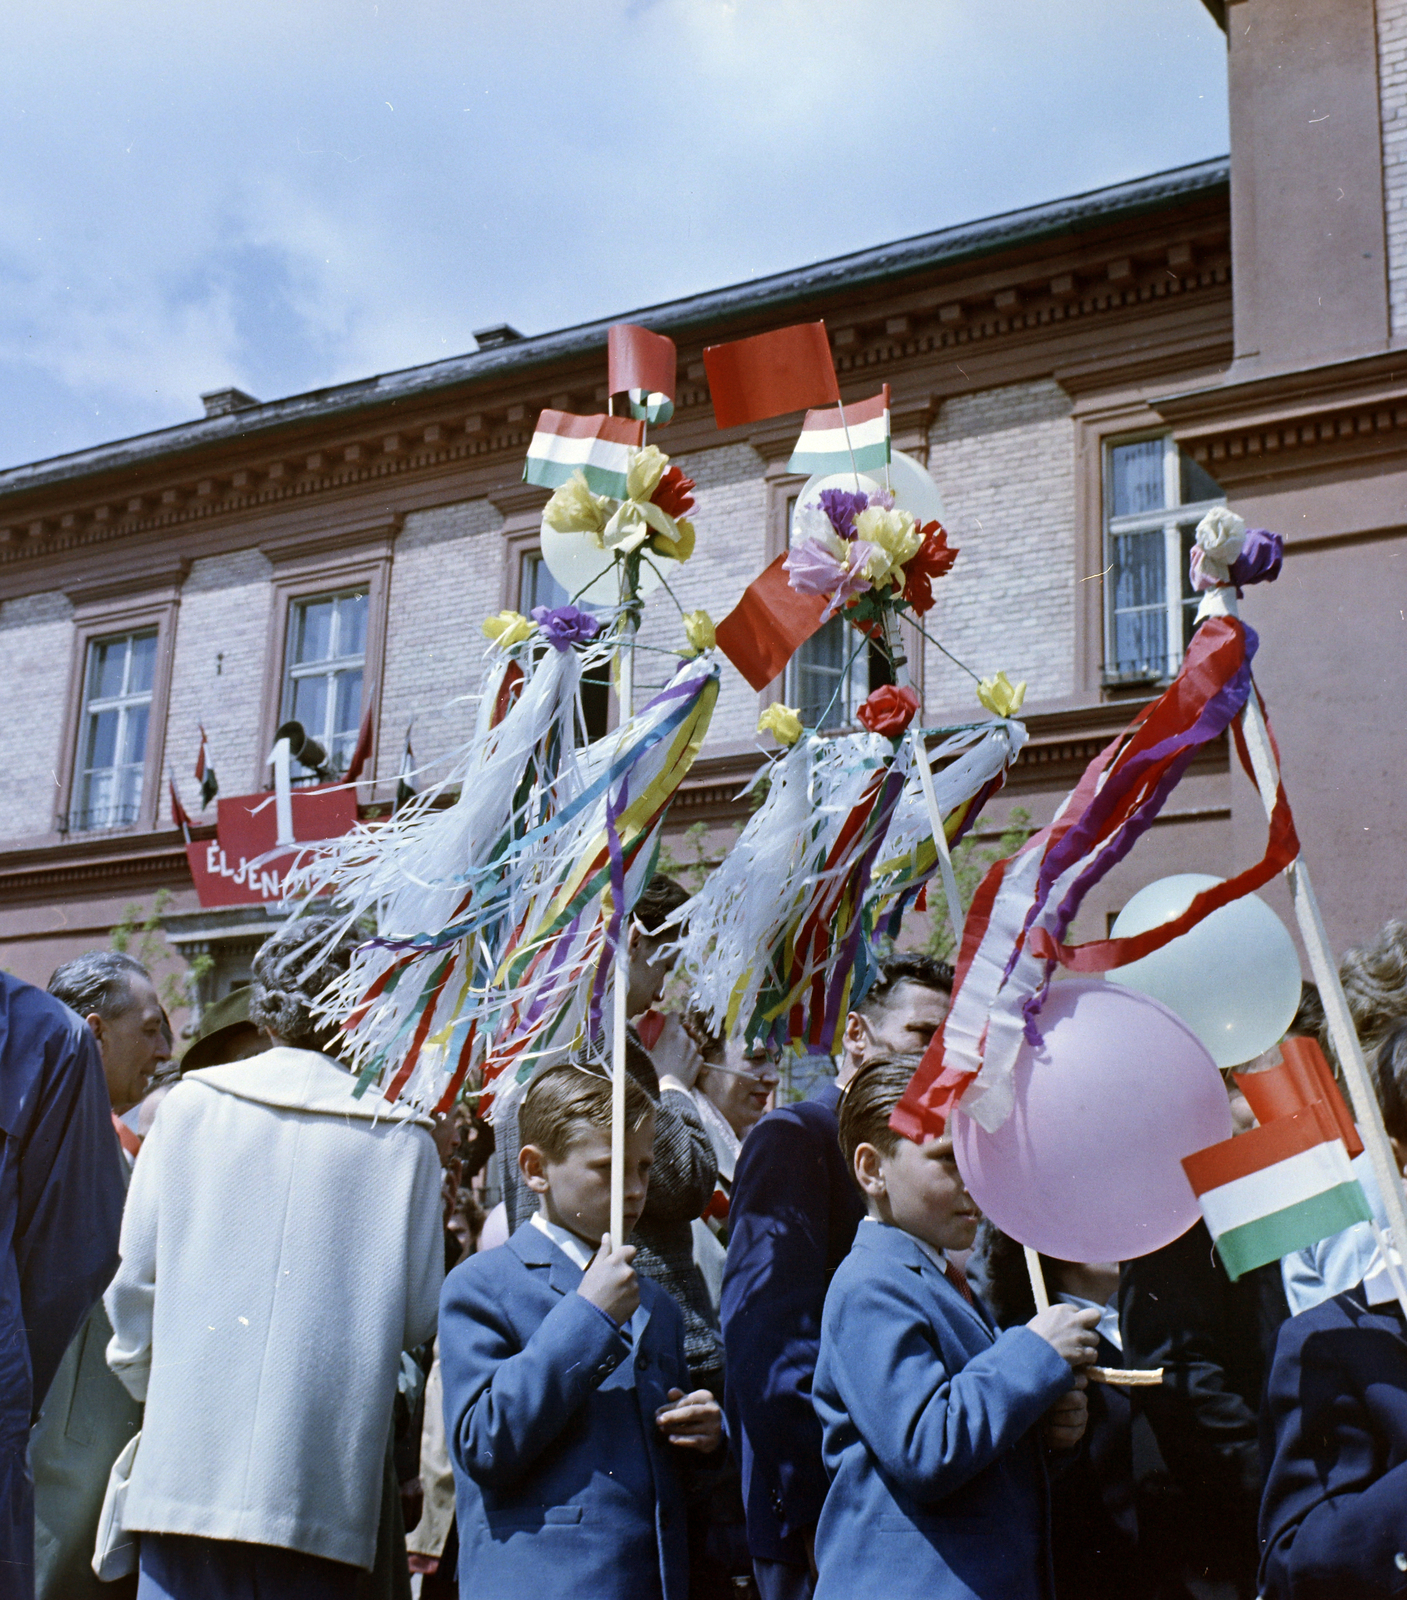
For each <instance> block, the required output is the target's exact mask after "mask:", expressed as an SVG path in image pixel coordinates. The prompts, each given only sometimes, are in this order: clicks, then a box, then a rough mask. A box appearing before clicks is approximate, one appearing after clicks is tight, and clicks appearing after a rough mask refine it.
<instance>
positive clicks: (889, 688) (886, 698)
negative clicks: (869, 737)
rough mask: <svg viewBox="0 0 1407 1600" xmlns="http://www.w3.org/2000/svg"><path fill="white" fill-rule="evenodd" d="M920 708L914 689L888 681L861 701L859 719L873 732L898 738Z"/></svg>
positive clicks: (888, 737) (889, 737) (857, 712)
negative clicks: (897, 686)
mask: <svg viewBox="0 0 1407 1600" xmlns="http://www.w3.org/2000/svg"><path fill="white" fill-rule="evenodd" d="M917 710H918V696H917V695H916V694H915V693H914V691H913V690H912V689H899V688H896V687H895V686H894V685H893V684H892V683H886V684H884V685H883V686H882V687H881V688H878V689H875V690H873V691H871V693H870V694H868V695H867V696H866V697H865V699H864V700H862V701H861V702H860V707H859V710H857V711H856V713H855V717H856V719H857V721H859V722H860V723H862V724H863V725H864V726H865V727H866V728H868V729H869V730H870V732H871V733H882V734H883V735H884V736H885V737H886V738H887V739H897V738H898V737H899V736H900V734H902V733H903V731H904V729H905V728H907V727H908V725H909V724H910V723H911V722H912V721H913V720H914V712H916V711H917Z"/></svg>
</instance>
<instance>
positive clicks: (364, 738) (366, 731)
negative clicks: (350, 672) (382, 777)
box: [342, 700, 371, 783]
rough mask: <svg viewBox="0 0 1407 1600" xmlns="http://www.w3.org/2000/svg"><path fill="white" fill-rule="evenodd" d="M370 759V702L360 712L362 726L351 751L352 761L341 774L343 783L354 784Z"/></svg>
mask: <svg viewBox="0 0 1407 1600" xmlns="http://www.w3.org/2000/svg"><path fill="white" fill-rule="evenodd" d="M370 759H371V701H370V700H368V701H367V703H366V710H365V711H363V712H362V725H361V728H360V729H359V730H358V732H357V743H356V748H355V749H354V750H353V751H352V759H351V760H350V761H349V762H348V763H347V770H346V771H345V772H344V773H343V774H342V782H343V783H355V782H356V781H357V779H358V778H360V777H361V775H362V768H363V767H364V766H365V765H366V764H367V762H368V761H369V760H370Z"/></svg>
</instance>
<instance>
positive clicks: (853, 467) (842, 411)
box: [835, 388, 860, 492]
mask: <svg viewBox="0 0 1407 1600" xmlns="http://www.w3.org/2000/svg"><path fill="white" fill-rule="evenodd" d="M835 409H836V410H837V411H838V412H839V413H840V427H841V431H842V432H843V433H844V435H845V448H846V449H847V450H848V451H849V452H850V470H851V472H853V473H854V474H855V489H856V492H858V491H859V488H860V469H859V467H857V466H856V465H855V446H854V445H853V444H851V443H850V424H849V423H848V422H847V421H846V420H845V407H844V406H843V405H842V404H841V400H840V390H839V388H837V389H836V392H835Z"/></svg>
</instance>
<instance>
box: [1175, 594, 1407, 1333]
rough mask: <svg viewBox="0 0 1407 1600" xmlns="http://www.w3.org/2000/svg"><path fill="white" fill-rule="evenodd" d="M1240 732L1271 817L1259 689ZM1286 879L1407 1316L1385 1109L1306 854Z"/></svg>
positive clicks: (1405, 1228) (1232, 600)
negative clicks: (1383, 1214) (1370, 1173)
mask: <svg viewBox="0 0 1407 1600" xmlns="http://www.w3.org/2000/svg"><path fill="white" fill-rule="evenodd" d="M1202 612H1203V614H1204V615H1205V614H1208V613H1210V614H1216V613H1217V612H1223V613H1224V614H1226V615H1228V616H1233V617H1234V616H1235V615H1236V614H1237V611H1236V592H1235V590H1234V589H1216V590H1213V591H1212V593H1211V594H1209V595H1208V597H1207V600H1206V601H1204V602H1203V606H1202ZM1241 731H1242V733H1243V734H1244V735H1245V739H1246V751H1247V753H1248V754H1249V756H1250V758H1251V769H1252V771H1253V772H1254V773H1255V781H1256V788H1257V789H1258V790H1259V791H1260V799H1261V804H1262V806H1264V808H1265V814H1266V816H1267V817H1269V816H1270V814H1271V812H1272V811H1273V810H1274V809H1275V791H1276V788H1277V785H1278V776H1277V772H1276V766H1275V753H1274V751H1273V750H1272V749H1271V745H1270V735H1269V732H1268V731H1267V729H1266V726H1265V719H1264V718H1263V717H1262V716H1261V713H1260V704H1259V702H1258V701H1257V699H1256V696H1255V693H1254V691H1252V693H1251V697H1250V699H1249V700H1247V701H1246V709H1245V710H1244V711H1243V712H1242V713H1241ZM1285 877H1286V878H1287V879H1288V880H1289V885H1290V898H1291V899H1292V900H1293V902H1294V907H1295V917H1296V918H1297V920H1298V922H1299V926H1300V937H1301V938H1302V939H1303V940H1304V948H1305V953H1306V954H1307V955H1308V957H1309V967H1310V971H1311V972H1313V974H1314V981H1315V983H1316V984H1317V985H1318V987H1319V999H1320V1002H1321V1004H1322V1005H1323V1007H1324V1016H1325V1020H1326V1021H1327V1023H1328V1027H1329V1037H1330V1038H1331V1039H1332V1040H1333V1042H1334V1053H1335V1054H1336V1055H1337V1056H1338V1058H1339V1064H1340V1066H1341V1067H1342V1068H1343V1076H1344V1083H1345V1084H1346V1085H1347V1086H1348V1093H1349V1098H1350V1100H1351V1101H1352V1102H1353V1115H1354V1120H1355V1121H1356V1122H1357V1124H1358V1132H1359V1135H1360V1137H1361V1138H1362V1140H1363V1145H1364V1148H1365V1149H1366V1150H1367V1152H1368V1159H1369V1161H1370V1162H1371V1163H1372V1167H1373V1177H1374V1178H1375V1179H1376V1180H1377V1185H1378V1192H1379V1193H1380V1194H1381V1195H1382V1199H1383V1206H1384V1209H1385V1210H1386V1211H1387V1219H1388V1230H1389V1237H1388V1238H1387V1240H1386V1241H1385V1243H1386V1244H1387V1245H1388V1246H1389V1247H1392V1246H1395V1247H1396V1250H1397V1255H1398V1261H1394V1259H1393V1251H1392V1248H1388V1249H1385V1250H1384V1252H1383V1254H1384V1260H1385V1263H1386V1265H1387V1268H1388V1272H1389V1274H1390V1275H1391V1277H1392V1280H1393V1286H1394V1288H1395V1289H1396V1291H1397V1298H1398V1301H1399V1303H1400V1304H1401V1306H1402V1312H1403V1315H1404V1316H1407V1282H1404V1278H1403V1272H1402V1270H1401V1267H1400V1265H1399V1262H1400V1260H1401V1257H1402V1251H1403V1242H1404V1241H1407V1204H1404V1196H1403V1188H1402V1174H1401V1173H1400V1172H1399V1171H1398V1169H1397V1158H1396V1157H1395V1156H1394V1155H1393V1152H1392V1145H1391V1144H1390V1142H1389V1141H1388V1136H1387V1128H1386V1127H1385V1126H1384V1125H1383V1114H1382V1109H1381V1108H1380V1107H1379V1105H1378V1097H1377V1095H1376V1094H1375V1093H1374V1091H1373V1082H1372V1079H1371V1078H1370V1077H1369V1076H1368V1064H1367V1062H1365V1061H1364V1059H1363V1047H1362V1046H1361V1045H1360V1044H1359V1042H1358V1032H1357V1030H1356V1029H1355V1028H1354V1026H1353V1017H1352V1014H1351V1013H1350V1012H1349V1009H1348V1001H1347V999H1346V998H1345V996H1344V992H1343V985H1342V983H1340V982H1339V965H1338V962H1337V961H1336V960H1335V959H1334V954H1333V950H1332V948H1331V946H1330V944H1329V936H1328V933H1327V932H1326V931H1325V928H1324V919H1323V917H1322V916H1321V915H1320V914H1319V902H1318V900H1317V899H1316V898H1315V894H1314V886H1313V885H1312V884H1311V882H1310V880H1309V868H1308V867H1307V866H1306V865H1305V861H1304V857H1303V855H1301V856H1300V857H1299V858H1298V859H1297V860H1295V861H1292V862H1291V863H1290V865H1289V866H1288V867H1287V868H1286V869H1285Z"/></svg>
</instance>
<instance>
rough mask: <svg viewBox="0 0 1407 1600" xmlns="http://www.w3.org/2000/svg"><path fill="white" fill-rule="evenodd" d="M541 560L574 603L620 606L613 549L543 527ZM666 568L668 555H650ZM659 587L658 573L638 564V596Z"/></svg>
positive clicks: (586, 537)
mask: <svg viewBox="0 0 1407 1600" xmlns="http://www.w3.org/2000/svg"><path fill="white" fill-rule="evenodd" d="M542 559H543V560H544V561H545V562H546V563H547V570H548V571H549V572H550V573H551V574H552V576H553V577H554V578H555V579H556V580H557V582H558V583H560V584H561V585H562V587H563V588H564V589H565V590H566V591H567V593H568V595H570V596H572V597H573V603H574V604H576V605H582V606H594V607H597V608H598V609H609V608H610V607H612V606H618V605H619V604H620V578H619V577H618V575H617V573H616V556H615V551H613V550H598V549H597V548H596V546H595V545H594V544H593V543H592V541H591V535H590V534H587V533H560V532H559V531H558V530H557V529H556V528H552V527H549V526H548V525H547V523H545V522H544V523H543V525H542ZM650 560H651V561H655V562H658V563H659V565H660V566H662V567H663V566H665V565H666V564H667V563H668V562H669V557H668V556H653V555H652V556H651V558H650ZM659 586H660V574H659V573H658V572H657V571H656V570H655V568H654V567H653V566H651V565H650V562H649V561H641V563H640V593H641V594H653V593H654V591H655V590H656V589H658V588H659Z"/></svg>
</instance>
